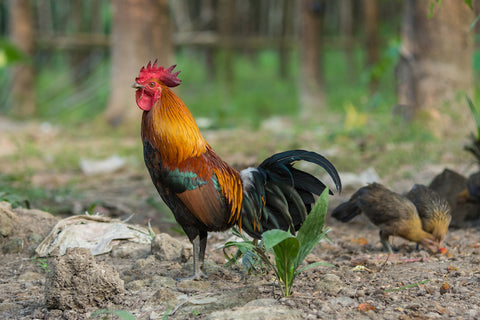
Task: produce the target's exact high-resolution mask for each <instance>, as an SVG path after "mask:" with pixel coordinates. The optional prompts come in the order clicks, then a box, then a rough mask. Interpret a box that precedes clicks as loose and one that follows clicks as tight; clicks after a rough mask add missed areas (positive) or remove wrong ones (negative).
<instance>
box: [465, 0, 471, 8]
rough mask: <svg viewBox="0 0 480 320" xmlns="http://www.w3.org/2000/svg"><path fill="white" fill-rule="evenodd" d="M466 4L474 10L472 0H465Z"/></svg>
mask: <svg viewBox="0 0 480 320" xmlns="http://www.w3.org/2000/svg"><path fill="white" fill-rule="evenodd" d="M465 4H466V5H467V6H469V7H470V9H472V10H473V6H472V0H465Z"/></svg>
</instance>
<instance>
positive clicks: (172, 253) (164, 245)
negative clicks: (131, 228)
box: [152, 233, 191, 262]
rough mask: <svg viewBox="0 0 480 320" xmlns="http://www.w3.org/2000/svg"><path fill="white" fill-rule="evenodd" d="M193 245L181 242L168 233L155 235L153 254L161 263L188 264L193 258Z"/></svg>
mask: <svg viewBox="0 0 480 320" xmlns="http://www.w3.org/2000/svg"><path fill="white" fill-rule="evenodd" d="M186 247H189V248H191V244H190V243H188V242H186V241H180V240H177V239H175V238H173V237H172V236H170V235H169V234H167V233H160V234H157V235H155V238H154V239H153V241H152V253H153V254H154V255H155V257H156V258H157V259H159V260H161V261H163V260H168V261H181V262H186V261H187V260H188V259H189V258H190V257H191V251H190V250H187V249H186Z"/></svg>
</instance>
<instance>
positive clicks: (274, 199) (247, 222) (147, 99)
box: [133, 61, 341, 279]
mask: <svg viewBox="0 0 480 320" xmlns="http://www.w3.org/2000/svg"><path fill="white" fill-rule="evenodd" d="M174 68H175V65H173V66H171V67H170V68H168V69H165V68H163V67H161V66H157V62H156V61H155V63H153V64H151V62H149V63H148V65H147V66H146V67H142V68H141V70H140V74H139V75H138V77H137V78H136V79H135V83H134V85H133V87H134V88H135V89H136V103H137V106H138V107H139V108H140V109H142V110H143V116H142V129H141V135H142V141H143V152H144V159H145V164H146V167H147V168H148V171H149V173H150V176H151V178H152V182H153V184H154V185H155V187H156V189H157V191H158V193H159V194H160V196H161V197H162V199H163V200H164V202H165V203H166V204H167V206H168V207H169V208H170V209H171V210H172V212H173V214H174V216H175V219H176V220H177V222H178V223H179V224H180V226H181V227H182V228H183V230H184V231H185V233H186V235H187V236H188V239H189V240H190V242H191V243H192V245H193V276H192V278H193V279H200V278H202V277H204V276H205V274H204V273H203V271H202V269H203V262H204V258H205V249H206V245H207V233H208V232H210V231H222V230H226V229H228V228H230V227H232V226H234V225H237V226H238V227H239V228H240V229H243V230H244V231H245V232H246V233H247V234H249V235H250V236H252V237H253V238H256V239H259V238H260V237H261V235H262V233H263V232H264V231H267V230H270V229H283V230H290V231H291V232H292V233H293V232H294V231H297V230H298V229H299V228H300V226H301V225H302V223H303V221H304V220H305V217H306V215H307V214H308V212H309V211H310V209H311V207H312V205H313V204H314V202H315V198H314V195H319V194H321V192H322V191H323V190H324V189H325V188H326V186H325V185H324V184H323V183H322V182H321V181H320V180H318V179H317V178H316V177H314V176H313V175H311V174H309V173H306V172H304V171H301V170H299V169H296V168H295V167H294V166H293V164H294V163H295V162H296V161H301V160H303V161H307V162H311V163H314V164H316V165H318V166H320V167H322V168H324V169H325V170H326V172H327V173H328V174H329V175H330V177H331V178H332V180H333V182H334V183H335V186H336V188H337V190H338V191H339V192H341V181H340V177H339V176H338V173H337V170H336V169H335V167H334V166H333V165H332V164H331V163H330V162H329V161H328V160H327V159H326V158H324V157H323V156H321V155H319V154H317V153H314V152H309V151H304V150H290V151H286V152H281V153H278V154H275V155H273V156H271V157H269V158H268V159H266V160H265V161H263V162H262V163H261V164H260V166H258V167H257V168H248V169H245V170H242V171H240V172H239V171H237V170H236V169H234V168H233V167H231V166H230V165H228V164H227V163H226V162H225V161H223V160H222V159H221V158H220V157H219V156H218V155H217V154H216V153H215V151H214V150H213V149H212V147H211V146H210V145H209V144H208V143H207V142H206V141H205V139H204V138H203V136H202V134H201V133H200V130H199V128H198V126H197V125H196V123H195V120H194V119H193V116H192V114H191V113H190V111H189V110H188V109H187V107H186V106H185V104H184V103H183V102H182V100H180V98H179V97H178V96H177V95H176V94H175V93H174V92H173V91H172V90H171V89H170V88H171V87H175V86H178V85H179V84H180V82H181V80H180V79H178V77H177V76H178V74H179V72H173V70H174Z"/></svg>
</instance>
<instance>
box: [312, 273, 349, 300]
mask: <svg viewBox="0 0 480 320" xmlns="http://www.w3.org/2000/svg"><path fill="white" fill-rule="evenodd" d="M344 287H345V283H344V282H343V281H342V280H341V279H340V278H339V277H338V276H337V275H335V274H331V273H328V274H326V275H324V276H323V278H322V279H320V281H318V282H317V283H315V291H317V290H320V291H322V292H325V293H328V294H331V295H336V294H338V293H339V292H340V291H341V290H342V288H344Z"/></svg>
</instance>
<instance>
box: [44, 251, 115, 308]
mask: <svg viewBox="0 0 480 320" xmlns="http://www.w3.org/2000/svg"><path fill="white" fill-rule="evenodd" d="M123 293H124V284H123V280H122V279H120V276H119V274H118V272H117V271H116V270H115V268H114V267H113V266H111V265H107V264H106V263H104V262H101V263H97V262H96V260H95V258H94V257H93V255H92V253H91V252H90V251H89V250H88V249H85V248H74V249H70V250H69V251H68V252H67V254H66V255H64V256H61V257H58V258H56V261H55V263H54V266H53V267H52V271H51V272H50V273H49V274H48V277H47V281H46V284H45V305H46V306H47V308H48V309H60V310H70V309H81V310H83V309H86V308H88V307H95V308H98V307H105V306H106V305H107V304H108V303H109V302H111V301H113V302H115V301H117V300H118V299H119V298H120V296H121V295H122V294H123Z"/></svg>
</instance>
